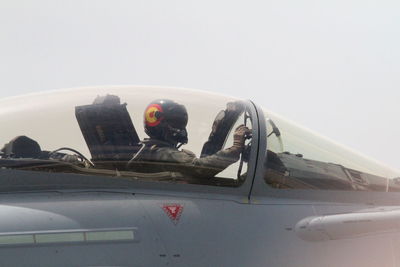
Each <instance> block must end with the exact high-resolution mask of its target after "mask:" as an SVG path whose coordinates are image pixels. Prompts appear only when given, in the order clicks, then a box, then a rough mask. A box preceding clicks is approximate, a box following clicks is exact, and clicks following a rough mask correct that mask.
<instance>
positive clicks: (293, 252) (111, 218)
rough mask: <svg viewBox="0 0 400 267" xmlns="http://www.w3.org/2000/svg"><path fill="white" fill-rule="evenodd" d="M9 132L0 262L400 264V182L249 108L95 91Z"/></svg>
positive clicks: (41, 111)
mask: <svg viewBox="0 0 400 267" xmlns="http://www.w3.org/2000/svg"><path fill="white" fill-rule="evenodd" d="M0 125H1V129H0V142H1V146H0V148H1V147H2V149H1V152H0V266H141V267H144V266H180V267H188V266H202V267H204V266H207V267H208V266H210V267H213V266H218V267H234V266H237V267H243V266H249V267H266V266H277V267H283V266H285V267H288V266H294V267H299V266H304V267H312V266H315V267H321V266H324V267H325V266H332V267H333V266H335V267H336V266H340V267H345V266H348V267H354V266H362V267H377V266H400V253H399V252H400V234H399V232H400V178H399V177H400V172H399V171H397V170H394V169H391V168H389V167H387V166H384V165H382V164H380V163H378V162H376V161H374V160H371V159H368V158H367V157H365V156H362V155H360V154H359V153H357V152H354V151H352V150H350V149H348V148H345V147H344V146H341V145H339V144H336V143H334V142H332V141H330V140H328V139H326V138H324V137H321V136H319V135H318V134H316V133H314V132H312V131H309V130H307V129H305V128H303V127H300V126H298V125H296V124H295V123H293V122H290V121H288V120H286V119H284V118H282V117H281V116H279V115H277V114H275V113H273V112H271V111H269V110H267V109H265V108H263V107H260V106H258V105H257V104H256V103H254V102H252V101H250V100H243V99H237V98H234V97H229V96H224V95H218V94H214V93H209V92H202V91H196V90H190V89H178V88H167V87H150V86H149V87H146V86H113V87H86V88H77V89H67V90H57V91H52V92H45V93H39V94H32V95H27V96H19V97H12V98H6V99H3V100H0ZM3 144H4V146H3Z"/></svg>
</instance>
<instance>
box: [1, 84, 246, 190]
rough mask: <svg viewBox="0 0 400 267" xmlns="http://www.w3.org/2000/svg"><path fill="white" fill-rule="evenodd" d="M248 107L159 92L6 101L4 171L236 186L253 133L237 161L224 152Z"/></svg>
mask: <svg viewBox="0 0 400 267" xmlns="http://www.w3.org/2000/svg"><path fill="white" fill-rule="evenodd" d="M171 103H172V104H171ZM168 105H169V106H168ZM173 105H175V108H172V106H173ZM250 105H251V103H250V102H247V101H243V100H240V99H235V98H232V97H226V96H220V95H217V94H211V93H204V92H198V91H193V90H182V89H175V88H156V87H103V88H99V87H96V88H83V89H75V90H65V91H56V92H51V93H42V94H35V95H31V96H26V97H16V98H9V99H6V100H3V101H2V102H1V108H0V121H1V124H2V131H1V132H0V140H1V141H2V142H3V143H5V146H4V147H3V149H2V155H1V165H2V166H3V167H6V168H15V169H20V170H38V171H46V172H48V171H51V172H68V173H79V174H90V175H93V174H97V175H111V176H121V177H125V178H132V179H141V178H143V179H145V180H162V181H168V180H173V181H181V182H184V183H204V184H221V183H222V184H226V185H230V186H238V185H240V184H241V183H242V182H243V181H244V179H245V178H246V169H247V159H246V157H248V156H246V155H248V154H249V152H250V149H251V145H250V142H251V133H247V136H246V137H245V138H246V140H247V141H245V142H244V143H246V144H244V146H243V149H242V150H241V151H239V153H235V155H233V153H228V152H229V149H230V148H231V147H232V146H233V140H234V138H233V137H234V136H233V135H234V132H235V129H236V128H237V127H238V126H239V125H242V124H243V125H244V124H246V126H247V128H249V129H251V128H252V123H253V118H252V117H251V116H250V115H249V114H250V113H249V108H250ZM180 112H181V113H182V112H186V114H180ZM185 116H186V118H185ZM183 122H184V123H183ZM186 124H187V125H186ZM177 125H181V126H177ZM145 128H146V129H145ZM152 131H154V132H156V131H158V132H162V134H160V135H159V136H158V135H156V136H154V135H153V134H151V133H152ZM146 133H147V134H146ZM166 136H169V138H166ZM179 136H184V137H185V138H186V139H182V137H181V138H178V137H179ZM175 139H176V142H175V143H173V142H170V140H175ZM182 140H184V141H182ZM186 143H187V144H186Z"/></svg>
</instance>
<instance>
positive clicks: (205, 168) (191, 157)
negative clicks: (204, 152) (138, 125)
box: [130, 139, 241, 178]
mask: <svg viewBox="0 0 400 267" xmlns="http://www.w3.org/2000/svg"><path fill="white" fill-rule="evenodd" d="M142 143H143V147H142V149H141V150H140V151H139V152H138V153H137V155H135V156H134V158H133V160H132V161H131V162H130V163H131V164H130V166H131V167H132V168H133V169H135V170H139V171H140V170H143V169H144V170H145V171H147V172H149V171H150V172H160V171H177V172H181V173H184V174H186V175H188V174H189V175H190V176H194V177H208V178H212V177H214V176H215V175H216V174H217V173H219V172H221V171H223V170H224V169H226V168H227V167H228V166H229V165H231V164H233V163H235V162H236V161H238V160H239V158H240V152H241V149H239V148H237V147H234V146H232V147H230V148H227V149H224V150H220V151H218V152H217V153H215V154H214V155H210V156H206V157H203V158H197V157H196V155H195V154H194V153H193V152H192V151H189V150H186V149H182V150H179V149H177V148H176V147H174V146H172V145H171V144H169V143H167V142H163V141H160V140H155V139H145V140H144V141H143V142H142ZM132 163H134V164H132ZM137 163H142V164H141V165H140V164H137ZM146 163H148V164H146ZM151 163H158V164H151ZM135 165H136V167H135ZM139 165H140V167H138V166H139ZM143 166H146V167H145V168H143Z"/></svg>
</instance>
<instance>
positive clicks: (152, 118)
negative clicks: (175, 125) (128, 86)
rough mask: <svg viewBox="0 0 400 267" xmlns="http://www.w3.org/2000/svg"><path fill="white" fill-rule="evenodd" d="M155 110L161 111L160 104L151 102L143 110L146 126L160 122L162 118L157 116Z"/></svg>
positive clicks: (152, 125)
mask: <svg viewBox="0 0 400 267" xmlns="http://www.w3.org/2000/svg"><path fill="white" fill-rule="evenodd" d="M156 112H163V109H162V107H161V106H160V105H158V104H151V105H149V106H148V107H147V109H146V111H145V112H144V121H145V123H146V125H147V126H150V127H154V126H157V125H158V124H160V122H161V120H162V119H163V118H162V117H161V118H157V117H156Z"/></svg>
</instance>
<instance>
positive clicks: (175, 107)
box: [128, 99, 251, 177]
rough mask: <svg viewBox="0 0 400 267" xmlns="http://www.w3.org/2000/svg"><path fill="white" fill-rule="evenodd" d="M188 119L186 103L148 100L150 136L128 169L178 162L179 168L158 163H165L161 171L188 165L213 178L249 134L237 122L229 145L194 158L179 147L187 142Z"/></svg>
mask: <svg viewBox="0 0 400 267" xmlns="http://www.w3.org/2000/svg"><path fill="white" fill-rule="evenodd" d="M187 122H188V114H187V111H186V108H185V106H183V105H180V104H178V103H176V102H174V101H172V100H167V99H161V100H155V101H153V102H151V103H150V104H149V105H148V106H147V108H146V110H145V112H144V129H145V132H146V134H147V135H148V136H149V138H146V139H145V140H143V141H142V148H141V149H140V150H139V151H138V152H137V153H136V154H135V155H134V156H133V158H132V159H131V160H130V161H129V163H128V168H129V169H134V168H135V167H134V165H135V164H136V163H138V162H165V163H180V165H179V169H178V170H176V165H175V164H172V165H173V166H171V164H170V165H168V164H161V165H163V166H164V167H163V169H162V170H171V167H175V170H176V171H181V170H182V169H184V168H182V167H184V166H187V167H191V168H189V169H190V172H191V174H192V175H194V176H201V177H204V176H207V177H212V176H215V175H216V174H217V173H219V172H221V171H222V170H224V169H225V168H227V167H228V166H229V165H231V164H233V163H235V162H236V161H238V160H239V158H240V153H241V152H242V151H243V148H244V145H245V139H246V135H248V134H250V133H251V131H250V130H249V129H248V128H247V127H246V126H244V125H240V126H239V127H237V128H236V130H235V132H234V135H233V139H234V140H233V145H232V146H231V147H229V148H227V149H224V150H220V151H218V152H216V153H215V154H213V155H210V156H206V157H203V158H197V157H196V155H195V154H194V153H193V152H191V151H189V150H186V149H179V148H180V147H181V146H182V145H184V144H186V143H187V142H188V134H187V131H186V125H187ZM161 167H162V166H161ZM168 167H169V168H168ZM193 167H196V168H193ZM150 168H151V169H152V171H156V170H155V169H154V168H156V169H157V171H160V170H159V168H160V164H157V165H154V164H153V165H152V167H150ZM162 170H161V171H162ZM186 173H187V172H186Z"/></svg>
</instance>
